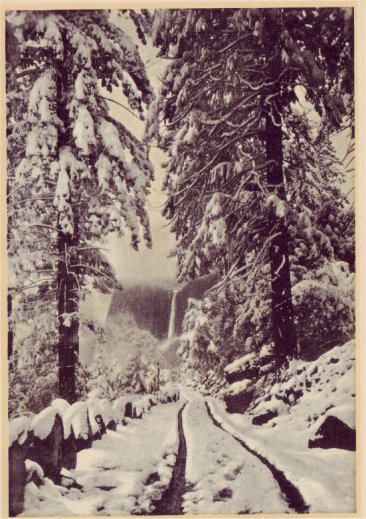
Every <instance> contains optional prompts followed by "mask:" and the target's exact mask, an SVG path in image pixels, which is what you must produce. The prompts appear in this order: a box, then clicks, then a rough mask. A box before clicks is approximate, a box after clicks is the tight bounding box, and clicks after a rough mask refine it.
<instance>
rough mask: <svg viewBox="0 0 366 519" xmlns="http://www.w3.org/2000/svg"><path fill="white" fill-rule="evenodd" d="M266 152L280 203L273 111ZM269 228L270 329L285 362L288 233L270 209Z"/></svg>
mask: <svg viewBox="0 0 366 519" xmlns="http://www.w3.org/2000/svg"><path fill="white" fill-rule="evenodd" d="M266 153H267V160H268V161H270V163H269V166H268V169H267V182H268V184H269V188H270V189H271V190H273V192H274V193H275V194H276V195H277V196H278V197H279V198H281V199H282V200H284V199H285V185H284V175H283V153H282V129H281V117H280V115H279V114H278V112H277V111H276V110H274V115H273V118H272V117H271V116H270V115H267V117H266ZM269 229H270V230H271V232H273V233H276V234H278V236H277V237H276V238H274V239H273V240H272V242H271V245H270V250H269V256H270V263H271V278H272V287H271V288H272V328H273V341H274V345H275V351H276V357H277V358H278V360H279V362H281V363H282V362H284V361H285V359H286V357H296V355H297V341H296V330H295V323H294V309H293V304H292V297H291V279H290V262H289V253H288V240H289V237H288V231H287V229H286V227H285V225H284V223H283V220H282V219H281V218H279V217H278V216H277V215H276V213H275V211H274V210H273V211H272V212H271V214H270V217H269Z"/></svg>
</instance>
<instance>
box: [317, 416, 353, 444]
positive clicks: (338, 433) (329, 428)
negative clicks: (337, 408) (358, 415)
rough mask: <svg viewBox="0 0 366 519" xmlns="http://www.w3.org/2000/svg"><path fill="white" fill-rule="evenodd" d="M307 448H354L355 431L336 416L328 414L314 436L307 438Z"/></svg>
mask: <svg viewBox="0 0 366 519" xmlns="http://www.w3.org/2000/svg"><path fill="white" fill-rule="evenodd" d="M308 447H309V448H313V449H314V448H316V447H318V448H321V449H345V450H348V451H355V450H356V431H355V429H352V428H351V427H349V426H348V425H347V424H346V423H344V422H342V420H340V419H339V418H337V417H336V416H332V415H328V416H327V417H326V418H325V420H324V421H323V423H322V424H321V425H320V427H319V429H318V430H317V431H316V433H315V437H314V438H311V439H309V443H308Z"/></svg>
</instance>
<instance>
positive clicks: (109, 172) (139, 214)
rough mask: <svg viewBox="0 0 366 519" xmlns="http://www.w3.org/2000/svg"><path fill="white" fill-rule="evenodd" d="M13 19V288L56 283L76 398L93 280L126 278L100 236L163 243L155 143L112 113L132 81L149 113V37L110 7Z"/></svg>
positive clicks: (103, 283)
mask: <svg viewBox="0 0 366 519" xmlns="http://www.w3.org/2000/svg"><path fill="white" fill-rule="evenodd" d="M7 22H8V26H9V31H10V29H11V32H12V34H13V35H14V36H15V40H16V41H17V42H18V48H19V56H18V57H17V63H16V67H15V70H14V68H13V71H12V73H11V77H12V78H13V79H14V81H13V83H9V87H8V133H9V140H8V159H9V166H8V178H9V193H8V196H9V207H10V208H11V209H10V219H9V223H10V227H9V257H10V264H11V269H12V273H13V276H12V278H13V280H14V282H13V283H12V287H13V289H14V293H18V294H19V293H22V294H28V295H29V293H30V291H31V292H32V291H33V293H35V294H36V296H37V297H38V298H41V297H44V296H46V297H49V294H50V293H51V292H50V291H53V292H52V296H53V297H52V298H51V299H52V302H53V304H55V303H56V304H55V306H57V309H56V308H54V309H53V311H56V312H57V313H56V315H57V319H58V352H59V394H60V396H61V397H63V398H66V399H67V400H69V401H70V402H72V401H74V399H75V365H76V358H77V354H78V341H79V339H78V335H79V325H80V316H79V305H80V301H81V299H82V298H83V297H84V295H85V293H86V292H87V291H88V290H90V288H91V287H92V286H93V285H94V287H96V288H99V289H102V290H108V289H109V288H111V287H112V286H116V278H115V275H114V273H113V270H112V269H111V266H110V265H109V263H108V261H107V259H106V258H105V256H104V255H103V253H102V250H101V249H100V244H101V242H102V241H103V238H104V237H105V236H106V235H107V234H108V233H109V232H118V233H119V234H123V233H124V232H125V231H126V230H128V231H129V232H130V235H131V245H132V246H133V247H135V248H137V247H138V244H139V241H140V237H139V234H140V228H142V229H143V236H144V239H145V241H146V242H147V244H148V245H150V243H151V238H150V231H149V224H148V218H147V214H146V211H145V207H144V204H145V197H146V194H147V191H148V188H149V185H150V181H151V179H152V169H151V166H150V163H149V161H148V156H147V151H146V148H144V147H143V146H142V145H141V143H140V142H139V141H138V140H137V139H136V138H135V137H134V136H133V135H132V134H131V132H130V131H129V130H128V129H127V128H126V127H125V126H124V125H123V124H121V123H120V122H118V121H116V120H115V119H113V118H112V117H111V115H110V112H109V108H108V104H107V102H106V100H105V99H104V97H103V92H104V90H103V89H107V90H108V91H112V89H113V88H121V89H122V90H123V93H124V95H125V97H126V99H127V101H128V103H129V105H130V108H131V109H132V110H134V111H136V112H137V113H138V114H139V116H140V117H141V118H143V111H144V105H146V104H148V103H149V102H150V101H151V99H152V91H151V89H150V86H149V83H148V80H147V77H146V74H145V70H144V66H143V63H142V61H141V59H140V57H139V54H138V49H137V46H136V45H135V44H134V43H133V42H132V41H131V39H130V38H129V36H128V35H127V34H125V33H124V32H123V31H122V30H121V29H119V28H117V27H116V26H115V25H113V24H112V23H111V22H110V19H109V14H108V12H107V11H39V12H32V11H22V12H20V11H17V12H10V13H8V17H7ZM19 247H20V248H19ZM29 280H30V283H29V282H28V281H29ZM47 293H48V295H47ZM23 301H26V298H25V297H24V298H23ZM35 312H36V308H35ZM47 325H48V323H47Z"/></svg>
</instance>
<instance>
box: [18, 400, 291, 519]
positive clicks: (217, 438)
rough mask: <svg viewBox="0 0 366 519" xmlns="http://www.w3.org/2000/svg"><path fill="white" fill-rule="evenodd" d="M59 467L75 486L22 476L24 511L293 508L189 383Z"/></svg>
mask: <svg viewBox="0 0 366 519" xmlns="http://www.w3.org/2000/svg"><path fill="white" fill-rule="evenodd" d="M178 425H179V428H178ZM65 474H66V475H69V476H71V477H72V478H74V479H75V480H76V481H77V482H78V484H79V485H81V486H82V489H81V490H78V489H75V488H73V489H70V490H67V489H65V488H63V487H60V486H56V485H53V484H51V482H50V481H48V480H45V481H46V484H44V485H42V486H41V487H36V485H35V484H34V483H29V484H28V485H27V492H26V510H25V512H24V514H23V515H27V516H30V515H72V514H73V515H75V514H80V515H115V514H118V515H121V514H154V513H155V514H157V513H159V514H175V515H177V514H181V513H184V514H238V513H283V512H291V511H293V510H292V509H291V507H290V506H289V504H288V502H287V500H286V498H285V496H284V494H283V492H281V489H280V486H279V484H278V482H277V481H276V479H275V477H274V476H273V473H272V472H271V470H269V468H268V467H267V466H266V465H265V464H264V463H262V462H261V461H260V460H259V459H258V458H257V457H256V456H255V455H253V454H252V453H250V452H248V450H246V449H245V448H244V447H243V446H242V445H241V444H240V443H239V442H238V441H237V440H236V439H235V437H234V436H233V435H232V434H230V432H227V431H225V430H223V429H222V428H220V427H219V426H218V424H217V423H215V419H214V418H213V416H211V414H210V412H209V408H208V407H207V405H206V402H205V400H204V399H203V398H202V396H200V395H199V394H197V393H194V392H193V391H186V392H184V393H183V394H182V397H181V400H180V401H178V402H175V403H170V404H166V405H158V406H156V407H154V408H152V409H151V410H150V412H149V413H148V414H146V415H144V417H143V418H142V419H141V420H133V421H132V420H131V421H130V422H129V423H128V424H127V426H123V427H122V426H119V427H118V428H117V431H108V432H107V434H106V435H105V436H103V437H102V439H101V440H98V441H95V442H94V443H93V446H92V448H91V449H86V450H84V451H81V452H80V453H79V454H78V460H77V467H76V469H75V470H74V471H71V472H70V473H67V471H66V472H65Z"/></svg>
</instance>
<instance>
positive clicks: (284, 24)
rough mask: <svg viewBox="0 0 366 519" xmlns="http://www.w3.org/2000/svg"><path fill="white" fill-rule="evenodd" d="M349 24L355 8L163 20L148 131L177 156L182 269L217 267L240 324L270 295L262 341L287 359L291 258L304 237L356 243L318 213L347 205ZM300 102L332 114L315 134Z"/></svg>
mask: <svg viewBox="0 0 366 519" xmlns="http://www.w3.org/2000/svg"><path fill="white" fill-rule="evenodd" d="M352 23H353V19H352V10H351V9H189V10H184V9H175V10H169V11H156V12H155V14H154V17H153V24H152V38H153V41H154V43H155V45H156V46H157V47H159V49H160V56H161V57H162V58H167V59H169V61H168V66H167V69H166V74H165V76H164V78H163V80H162V82H163V87H162V91H161V95H160V97H159V99H158V100H157V101H156V103H155V104H154V108H155V109H154V110H153V111H152V115H151V124H150V131H149V132H150V137H155V138H156V139H157V141H158V144H159V146H160V147H161V148H162V149H164V150H165V151H166V152H167V154H168V160H167V163H166V171H167V176H166V181H165V188H166V190H167V192H168V196H169V198H168V202H167V205H166V208H165V215H166V216H167V218H168V219H169V220H171V222H172V230H173V232H174V233H175V235H176V237H177V248H176V255H177V258H178V265H179V273H180V277H181V279H187V278H190V277H195V276H199V275H203V274H206V273H208V272H210V271H213V270H216V271H218V272H219V273H220V274H221V276H222V279H223V281H222V283H221V285H220V287H219V288H220V290H221V292H222V291H224V292H225V291H226V296H225V295H220V296H219V298H221V299H222V297H224V298H225V297H227V296H228V293H229V294H231V295H230V297H231V298H234V301H236V305H235V306H236V309H237V310H236V311H237V316H236V317H237V319H236V321H237V324H236V329H238V326H243V325H244V324H245V323H246V325H247V330H249V329H250V328H249V327H248V316H249V317H250V316H251V317H253V316H254V315H257V314H258V312H257V310H258V308H259V307H260V306H263V304H264V305H265V306H266V304H267V303H264V301H268V302H269V304H270V308H269V309H268V310H269V314H270V315H271V319H270V325H269V327H268V324H267V326H264V327H262V329H261V331H260V334H261V335H262V339H261V341H260V343H261V344H262V345H263V342H264V343H266V342H268V341H269V342H272V343H273V345H274V351H275V357H276V359H277V360H278V361H279V362H280V363H283V362H284V361H285V359H286V358H288V357H293V356H296V355H297V354H298V340H297V338H296V330H295V315H294V308H293V300H292V294H291V285H292V283H293V281H294V280H292V279H291V269H294V268H295V267H296V266H297V265H298V264H299V262H301V260H300V257H301V252H300V251H301V247H302V246H305V247H306V248H309V250H311V251H312V253H310V255H309V259H310V258H311V257H312V255H313V259H314V261H315V259H316V261H318V262H319V263H320V264H321V263H322V262H324V261H325V260H327V259H329V258H331V259H333V260H334V259H335V257H336V256H337V254H338V253H340V249H343V252H346V249H347V245H346V244H345V241H346V240H347V238H346V237H345V236H344V240H343V241H342V238H341V233H338V234H337V233H335V235H333V236H332V235H331V234H332V233H330V232H329V231H330V228H329V227H328V228H326V227H327V226H326V225H323V224H324V220H322V218H321V216H320V213H321V211H322V210H324V204H325V200H324V196H325V197H326V196H328V201H329V203H330V205H332V206H333V208H334V210H335V212H336V213H337V216H335V219H336V220H338V221H340V220H341V219H342V214H344V213H345V212H346V210H347V209H346V206H347V201H346V200H345V197H344V196H342V195H341V194H340V192H339V189H337V188H336V187H334V186H335V185H338V186H339V183H340V182H341V176H342V174H341V172H340V170H339V168H338V170H337V168H336V163H337V160H336V158H335V155H334V150H332V146H331V141H330V138H329V135H330V133H331V131H332V130H334V129H339V128H340V127H342V126H344V125H346V124H347V125H349V126H350V128H351V132H352V131H353V101H352V99H353V97H352V94H353V68H352V60H353V36H352V34H353V27H352ZM301 102H305V103H308V104H310V105H311V106H312V107H313V110H314V111H316V112H317V113H318V115H319V116H320V118H321V124H319V125H318V128H317V132H315V133H316V135H315V136H314V134H312V133H311V131H310V129H309V120H308V119H307V118H306V117H305V116H304V110H300V113H297V114H296V106H297V107H298V106H299V105H301ZM159 115H160V120H161V123H160V125H159V123H158V122H157V121H158V116H159ZM299 127H301V130H299ZM302 151H303V152H304V154H303V155H302V156H301V152H302ZM310 154H311V158H310ZM307 161H309V162H307ZM322 161H323V162H322ZM329 179H330V181H329V182H328V180H329ZM319 180H320V184H319V185H318V186H317V187H314V186H315V185H316V184H317V182H318V181H319ZM319 193H322V195H321V196H320V195H319ZM325 193H328V194H327V195H325ZM322 198H323V199H322ZM309 215H311V216H309ZM308 225H309V226H310V229H306V227H307V226H308ZM348 230H349V229H348ZM301 234H302V236H300V235H301ZM350 234H351V232H350ZM313 239H314V242H315V243H314V244H313V243H312V241H313ZM336 242H337V243H336ZM340 242H342V243H340ZM316 243H317V244H316ZM347 250H348V252H346V254H348V259H349V258H351V257H352V246H350V247H348V249H347ZM304 256H305V255H304ZM304 256H303V259H304ZM337 259H342V258H340V256H338V257H337ZM313 266H314V265H313ZM309 267H310V265H308V266H307V268H309ZM305 268H306V267H305ZM300 270H301V269H300ZM303 273H304V271H303ZM220 304H221V303H220ZM220 304H219V306H220ZM267 315H268V314H267ZM268 328H269V337H268V335H267V332H266V330H268ZM263 334H265V335H266V337H263ZM253 335H254V339H255V333H253ZM249 342H250V341H249ZM253 342H254V343H255V340H254V341H252V343H253Z"/></svg>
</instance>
